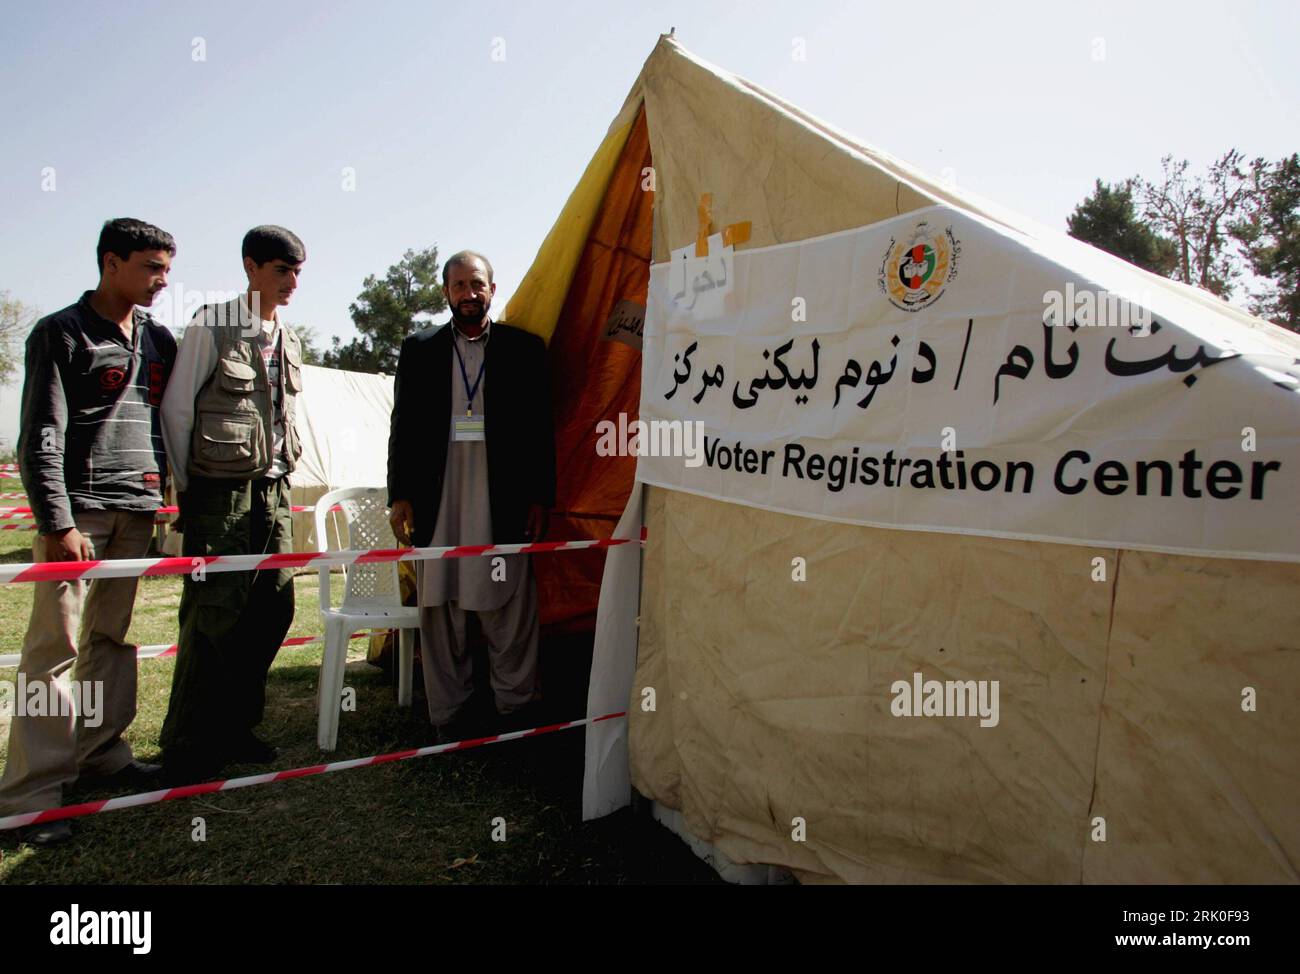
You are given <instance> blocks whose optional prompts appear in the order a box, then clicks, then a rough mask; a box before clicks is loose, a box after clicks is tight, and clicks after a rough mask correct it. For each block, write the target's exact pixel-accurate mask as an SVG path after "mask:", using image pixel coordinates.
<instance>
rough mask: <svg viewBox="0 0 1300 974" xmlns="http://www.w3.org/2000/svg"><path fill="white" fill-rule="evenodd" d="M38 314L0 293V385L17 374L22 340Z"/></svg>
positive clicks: (2, 292)
mask: <svg viewBox="0 0 1300 974" xmlns="http://www.w3.org/2000/svg"><path fill="white" fill-rule="evenodd" d="M38 317H40V312H39V311H37V310H36V309H35V308H33V307H31V306H30V305H26V304H23V303H22V302H21V301H19V300H17V299H15V298H11V297H10V296H9V292H8V291H0V385H4V384H6V383H7V382H8V381H9V380H10V379H12V378H13V377H14V375H15V374H17V372H18V367H19V365H20V364H21V362H22V340H23V338H25V337H26V335H27V333H28V332H29V331H31V328H32V325H34V324H35V323H36V319H37V318H38Z"/></svg>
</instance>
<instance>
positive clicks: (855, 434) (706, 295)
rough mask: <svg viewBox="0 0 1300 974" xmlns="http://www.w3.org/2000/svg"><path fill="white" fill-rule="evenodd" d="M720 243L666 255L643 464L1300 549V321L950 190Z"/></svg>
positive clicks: (757, 483)
mask: <svg viewBox="0 0 1300 974" xmlns="http://www.w3.org/2000/svg"><path fill="white" fill-rule="evenodd" d="M718 243H720V238H716V237H715V238H714V246H713V248H712V249H711V252H710V253H711V256H706V257H690V258H689V259H683V258H682V257H681V255H678V259H676V260H674V261H671V262H668V263H664V264H658V265H655V266H654V267H653V268H652V271H651V279H650V293H649V303H648V307H647V313H646V324H645V346H644V372H643V382H642V393H641V413H640V419H641V421H643V422H645V423H646V424H647V425H646V428H645V429H642V430H638V428H637V427H636V426H635V425H634V426H633V427H632V428H631V429H630V430H629V431H628V436H627V437H626V438H623V437H622V431H621V430H620V431H619V437H620V438H622V439H623V442H621V443H620V444H618V445H619V446H621V447H623V448H627V449H630V450H632V451H634V452H640V453H641V454H642V455H641V456H640V459H639V462H638V468H637V478H638V479H639V480H641V481H643V482H645V483H648V484H654V485H657V486H661V487H666V488H670V489H675V490H685V491H690V492H693V493H698V494H703V495H706V496H709V497H713V498H717V499H721V500H727V501H732V502H735V503H741V504H748V505H752V506H754V507H760V508H763V509H766V510H773V511H782V512H786V513H791V514H797V515H804V516H811V517H818V518H826V519H830V520H836V521H844V522H851V523H857V524H867V525H873V526H878V527H892V528H904V529H914V530H925V531H944V532H957V533H971V534H984V535H993V536H998V537H1011V538H1026V539H1035V540H1043V541H1055V542H1065V543H1079V544H1089V545H1102V546H1108V547H1127V548H1149V549H1156V550H1163V551H1173V552H1182V553H1189V554H1204V555H1214V556H1224V557H1241V558H1259V559H1270V560H1281V561H1300V519H1298V518H1296V517H1295V513H1294V511H1295V502H1296V499H1297V496H1300V495H1298V493H1297V474H1300V395H1298V394H1297V388H1300V370H1298V369H1297V365H1296V363H1297V361H1298V357H1297V350H1298V348H1300V345H1297V343H1296V342H1295V340H1294V336H1291V335H1289V334H1288V333H1285V332H1283V331H1282V330H1281V329H1276V328H1273V327H1272V326H1264V325H1263V324H1260V325H1259V326H1258V327H1242V323H1243V319H1244V317H1245V316H1243V315H1241V314H1240V313H1239V312H1236V311H1235V310H1232V309H1229V308H1228V306H1227V305H1223V306H1222V309H1220V308H1218V307H1216V306H1215V305H1216V303H1215V302H1210V301H1206V300H1205V298H1204V296H1203V295H1199V294H1196V293H1194V292H1192V291H1191V290H1190V289H1185V290H1187V292H1188V293H1186V294H1183V293H1180V289H1179V288H1178V287H1171V286H1170V284H1169V282H1167V281H1161V280H1157V279H1156V278H1154V277H1152V276H1150V275H1147V274H1145V273H1144V272H1142V271H1139V270H1137V269H1131V270H1130V269H1129V268H1128V267H1127V265H1122V264H1120V263H1119V262H1116V261H1114V260H1113V259H1111V258H1109V257H1107V256H1105V255H1102V254H1099V253H1097V252H1095V251H1092V250H1091V249H1090V248H1086V247H1083V246H1081V245H1077V244H1076V243H1075V242H1073V241H1068V240H1055V241H1041V240H1035V239H1032V238H1029V237H1026V236H1022V235H1020V234H1018V233H1016V232H1015V231H1011V230H1008V229H1006V228H1004V227H1001V226H999V225H996V224H993V223H991V222H986V221H983V220H980V219H977V218H974V217H972V216H970V215H969V214H966V213H963V212H959V211H955V210H952V209H950V208H948V207H945V206H935V207H930V208H927V209H925V210H921V211H918V212H914V213H910V214H907V215H906V216H902V217H898V218H895V219H892V220H888V221H884V222H882V223H878V224H874V225H872V226H868V227H863V228H860V229H855V230H849V231H844V232H841V233H836V234H832V235H829V236H825V237H819V238H814V239H810V240H805V241H800V242H798V243H794V244H788V245H779V246H774V247H767V248H760V249H754V250H741V251H739V252H732V250H731V248H726V249H725V250H724V249H723V248H720V247H718V246H717V244H718ZM1067 267H1069V268H1071V269H1070V270H1067ZM1246 320H1249V319H1246ZM674 424H678V425H674ZM638 432H640V433H643V434H644V435H641V436H635V437H634V436H633V435H632V434H635V433H638ZM679 434H680V438H677V437H678V435H679ZM696 434H698V435H699V437H700V439H699V442H696V441H695V440H696ZM629 441H630V442H629ZM607 445H608V440H607ZM648 452H649V453H665V452H675V453H677V454H678V455H675V456H665V455H645V454H646V453H648ZM682 453H690V454H691V455H690V456H682V455H681V454H682Z"/></svg>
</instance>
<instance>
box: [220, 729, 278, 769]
mask: <svg viewBox="0 0 1300 974" xmlns="http://www.w3.org/2000/svg"><path fill="white" fill-rule="evenodd" d="M279 756H280V749H279V748H277V747H275V746H274V745H272V744H268V743H266V741H264V740H262V739H261V738H260V737H258V736H257V735H256V734H253V733H251V732H250V733H248V734H246V735H245V736H243V737H241V738H239V740H237V741H236V742H235V743H234V744H232V745H231V746H230V747H229V748H227V749H226V760H227V761H229V762H230V763H232V764H272V763H274V761H275V759H276V758H278V757H279Z"/></svg>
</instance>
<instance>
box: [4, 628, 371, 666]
mask: <svg viewBox="0 0 1300 974" xmlns="http://www.w3.org/2000/svg"><path fill="white" fill-rule="evenodd" d="M391 631H392V630H391V629H389V628H388V627H387V626H385V627H383V628H382V629H367V630H362V631H361V632H354V633H353V634H352V635H351V636H349V637H348V638H349V639H369V638H370V635H371V634H372V633H376V632H391ZM324 638H325V637H324V636H294V637H292V638H291V639H286V640H285V641H284V642H282V643H281V644H280V648H281V649H293V648H296V647H298V646H307V645H309V644H311V643H318V642H321V641H322V640H323V639H324ZM178 648H179V647H178V646H177V644H176V643H170V644H169V643H158V644H156V645H153V646H137V647H136V648H135V658H136V659H158V658H159V657H162V656H175V655H176V650H177V649H178ZM20 662H22V655H21V654H19V653H9V654H6V655H4V656H0V667H5V666H17V665H18V664H19V663H20Z"/></svg>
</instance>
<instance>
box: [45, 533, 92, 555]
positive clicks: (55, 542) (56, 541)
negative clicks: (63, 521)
mask: <svg viewBox="0 0 1300 974" xmlns="http://www.w3.org/2000/svg"><path fill="white" fill-rule="evenodd" d="M41 540H42V541H44V542H45V560H46V561H90V560H91V559H92V558H94V557H95V551H94V549H93V548H91V547H90V539H89V538H87V537H86V536H85V535H84V534H82V533H81V532H80V531H78V530H77V529H76V528H64V529H63V530H62V531H55V532H54V533H53V534H43V535H41Z"/></svg>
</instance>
